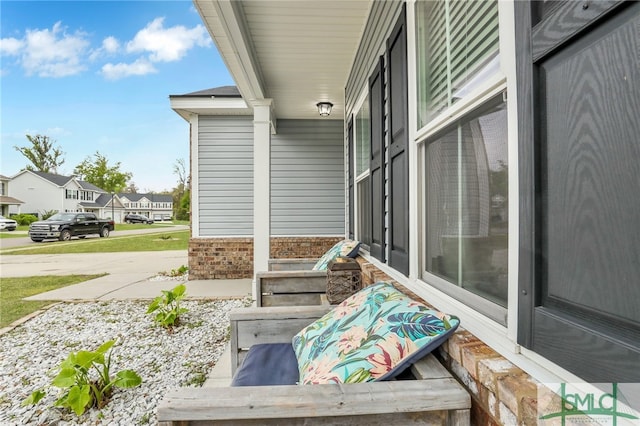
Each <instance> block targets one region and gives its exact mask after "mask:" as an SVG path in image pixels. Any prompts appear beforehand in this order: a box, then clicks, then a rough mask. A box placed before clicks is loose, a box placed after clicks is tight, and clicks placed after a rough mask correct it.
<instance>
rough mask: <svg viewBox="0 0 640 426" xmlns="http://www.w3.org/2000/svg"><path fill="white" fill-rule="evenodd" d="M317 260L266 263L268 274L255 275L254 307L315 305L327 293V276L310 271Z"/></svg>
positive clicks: (323, 272) (287, 260) (272, 260)
mask: <svg viewBox="0 0 640 426" xmlns="http://www.w3.org/2000/svg"><path fill="white" fill-rule="evenodd" d="M317 260H318V259H270V260H269V271H263V272H257V273H256V279H255V281H254V289H253V290H254V292H253V294H255V295H256V305H257V306H305V305H319V304H321V298H322V296H323V295H324V294H326V292H327V272H326V271H312V270H311V268H313V266H314V265H315V264H316V262H317Z"/></svg>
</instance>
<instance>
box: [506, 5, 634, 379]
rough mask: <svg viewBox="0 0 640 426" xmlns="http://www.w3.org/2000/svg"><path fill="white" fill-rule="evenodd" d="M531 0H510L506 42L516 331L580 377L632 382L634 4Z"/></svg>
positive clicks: (541, 352) (531, 346)
mask: <svg viewBox="0 0 640 426" xmlns="http://www.w3.org/2000/svg"><path fill="white" fill-rule="evenodd" d="M533 5H534V6H531V5H529V3H523V2H516V28H531V29H532V30H531V32H530V34H529V33H528V31H524V32H521V34H518V37H519V40H518V42H517V43H518V49H517V50H518V76H519V77H518V78H519V81H518V94H519V99H518V101H519V102H518V109H519V119H520V128H519V133H520V137H519V141H520V144H521V145H520V149H519V151H520V152H519V155H520V163H521V182H520V183H521V186H520V191H521V201H520V209H521V229H520V242H521V246H520V260H521V262H520V268H521V269H520V277H519V278H520V285H521V288H520V301H519V302H520V313H521V316H520V319H519V341H520V343H522V344H523V345H524V346H527V347H529V348H531V349H533V350H534V351H535V352H537V353H539V354H541V355H543V356H544V357H546V358H548V359H550V360H552V361H554V362H555V363H557V364H559V365H561V366H563V367H565V368H566V369H568V370H570V371H572V372H574V373H575V374H577V375H578V376H580V377H581V378H583V379H585V380H587V381H591V382H637V381H639V380H640V309H639V308H638V307H639V302H640V161H639V159H640V54H639V52H640V3H635V2H633V3H631V2H630V3H619V2H610V1H609V2H607V1H601V2H566V3H558V2H534V3H533ZM522 33H526V34H524V35H523V34H522ZM527 39H529V40H527Z"/></svg>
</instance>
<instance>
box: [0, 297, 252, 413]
mask: <svg viewBox="0 0 640 426" xmlns="http://www.w3.org/2000/svg"><path fill="white" fill-rule="evenodd" d="M244 304H245V301H244V300H238V299H233V300H215V301H195V300H186V301H183V302H182V303H181V306H183V307H185V308H187V309H189V312H187V313H185V314H183V315H182V316H181V325H180V326H179V327H176V328H175V329H174V330H173V331H172V332H168V331H167V330H166V329H164V328H162V327H160V326H159V325H157V324H156V323H154V322H153V320H152V317H151V315H146V314H145V312H146V310H147V306H148V305H149V302H148V301H109V302H83V303H61V304H58V305H56V306H54V307H52V308H50V309H48V310H47V311H46V312H44V313H42V314H41V315H38V316H37V317H35V318H33V319H31V320H30V321H27V322H26V323H24V324H22V325H20V326H18V327H17V328H15V329H14V330H12V331H10V332H8V333H6V334H4V335H2V336H0V425H3V426H4V425H89V424H91V425H123V426H124V425H126V426H130V425H143V424H152V425H153V424H156V423H157V421H156V407H157V404H158V402H159V401H160V400H161V399H162V398H163V396H164V395H165V394H166V393H167V392H168V391H170V390H172V389H176V388H178V387H185V386H201V385H202V383H203V382H204V379H205V378H206V375H207V374H208V372H209V370H210V369H211V367H212V366H213V365H215V363H216V362H217V360H218V358H219V357H220V355H221V354H222V352H223V351H224V348H225V345H226V342H227V339H228V330H229V317H228V314H229V310H230V309H232V308H236V307H241V306H243V305H244ZM113 339H115V340H116V341H117V343H116V345H115V346H114V347H113V348H112V350H111V352H112V354H113V355H112V366H111V372H112V374H115V373H116V372H117V371H120V370H122V369H132V370H134V371H135V372H136V373H138V374H139V375H140V376H141V377H142V384H141V385H140V386H138V387H135V388H131V389H117V388H116V389H115V390H114V392H113V394H112V397H111V399H110V401H109V402H108V404H107V406H106V407H104V408H102V409H100V410H98V409H96V408H92V409H89V410H87V411H86V412H85V413H84V414H83V415H82V416H80V417H78V416H76V415H75V413H69V412H68V411H66V410H61V409H59V408H53V407H50V406H51V405H52V403H53V402H54V401H55V400H56V399H57V397H56V393H57V390H58V389H57V388H54V387H49V388H47V396H46V397H45V398H44V399H43V400H42V401H40V402H39V403H38V404H37V405H35V406H25V407H22V406H21V405H20V404H21V402H22V401H23V400H24V399H25V398H26V397H27V396H29V394H30V393H31V392H32V391H34V390H36V389H38V388H41V387H43V386H45V385H48V384H49V383H50V382H51V376H50V375H51V374H52V372H51V370H52V369H56V367H58V366H59V365H60V362H61V361H63V360H64V359H65V358H66V357H67V356H68V354H69V353H70V352H77V351H79V350H91V351H93V350H95V349H97V348H98V347H99V346H100V345H101V344H103V343H104V342H106V341H108V340H113Z"/></svg>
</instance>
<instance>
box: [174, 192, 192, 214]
mask: <svg viewBox="0 0 640 426" xmlns="http://www.w3.org/2000/svg"><path fill="white" fill-rule="evenodd" d="M190 210H191V191H189V190H188V189H187V190H186V191H185V193H184V195H183V196H182V198H181V199H180V203H179V204H178V208H177V209H176V215H175V217H176V220H189V211H190Z"/></svg>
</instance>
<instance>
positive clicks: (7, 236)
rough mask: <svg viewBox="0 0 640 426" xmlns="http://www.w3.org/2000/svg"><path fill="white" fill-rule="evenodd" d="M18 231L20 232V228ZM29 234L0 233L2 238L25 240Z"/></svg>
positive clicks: (15, 232)
mask: <svg viewBox="0 0 640 426" xmlns="http://www.w3.org/2000/svg"><path fill="white" fill-rule="evenodd" d="M18 230H20V227H18ZM26 236H27V234H25V233H24V232H17V231H0V238H20V237H22V238H24V237H26Z"/></svg>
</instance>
